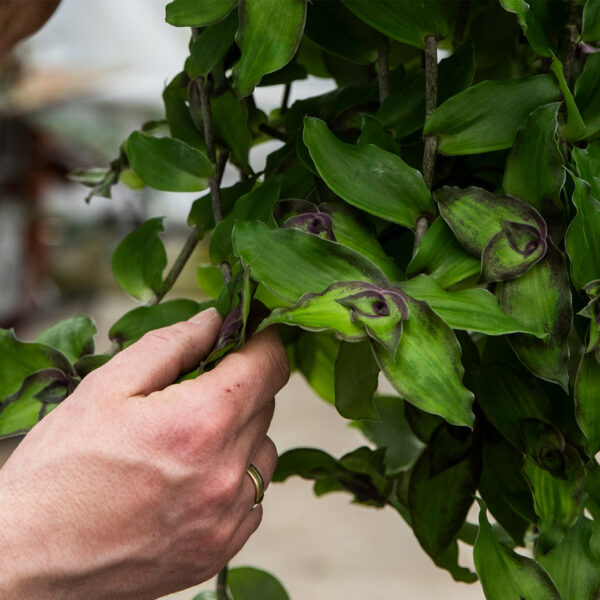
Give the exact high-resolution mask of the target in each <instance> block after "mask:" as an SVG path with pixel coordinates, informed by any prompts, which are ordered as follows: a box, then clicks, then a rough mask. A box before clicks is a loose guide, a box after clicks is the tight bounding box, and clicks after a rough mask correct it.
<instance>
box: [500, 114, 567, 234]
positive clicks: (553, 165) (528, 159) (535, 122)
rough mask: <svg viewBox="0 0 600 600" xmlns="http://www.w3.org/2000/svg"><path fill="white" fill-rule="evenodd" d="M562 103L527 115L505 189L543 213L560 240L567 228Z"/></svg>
mask: <svg viewBox="0 0 600 600" xmlns="http://www.w3.org/2000/svg"><path fill="white" fill-rule="evenodd" d="M559 107H560V104H559V103H556V102H555V103H553V104H547V105H546V106H542V107H540V108H538V109H537V110H534V111H533V112H532V113H531V114H530V115H529V116H528V117H527V120H526V121H525V123H523V125H522V126H521V127H520V128H519V130H518V131H517V136H516V138H515V143H514V144H513V147H512V149H511V151H510V154H509V155H508V159H507V160H506V170H505V172H504V191H505V192H506V193H507V194H510V195H511V196H515V197H517V198H518V199H519V200H522V201H523V202H527V203H528V204H531V206H533V207H534V208H535V209H536V210H537V211H538V212H539V213H541V214H542V216H543V217H544V219H545V221H546V222H547V223H548V225H549V227H550V232H551V233H553V234H554V235H553V238H554V239H555V241H557V242H558V241H559V240H560V239H561V237H562V234H563V232H564V229H563V227H564V226H563V222H564V218H565V209H564V206H563V203H562V200H561V191H562V189H563V186H564V184H565V169H564V161H563V158H562V154H561V152H560V149H559V147H558V135H557V132H558V124H557V116H558V109H559Z"/></svg>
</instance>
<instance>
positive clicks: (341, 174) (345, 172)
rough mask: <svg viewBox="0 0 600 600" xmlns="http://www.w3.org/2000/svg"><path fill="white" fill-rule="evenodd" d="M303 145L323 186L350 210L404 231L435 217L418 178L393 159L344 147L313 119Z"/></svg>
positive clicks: (369, 148) (374, 149)
mask: <svg viewBox="0 0 600 600" xmlns="http://www.w3.org/2000/svg"><path fill="white" fill-rule="evenodd" d="M304 143H305V144H306V146H307V147H308V150H309V152H310V155H311V157H312V159H313V161H314V163H315V166H316V167H317V170H318V171H319V174H320V175H321V177H323V179H324V180H325V183H326V184H327V185H328V186H329V188H330V189H331V190H333V191H334V192H335V193H336V194H337V195H338V196H340V197H341V198H343V199H344V200H346V202H348V203H349V204H352V205H353V206H356V207H357V208H360V209H361V210H364V211H366V212H368V213H371V214H373V215H375V216H378V217H381V218H382V219H386V220H388V221H391V222H393V223H398V224H399V225H405V226H406V227H414V226H415V224H416V222H417V219H418V218H419V217H420V216H421V215H427V214H433V213H434V212H435V206H434V204H433V201H432V198H431V193H430V192H429V190H428V189H427V186H426V185H425V182H424V181H423V176H422V175H421V173H420V172H419V171H417V170H416V169H413V168H412V167H409V166H408V165H407V164H406V163H405V162H404V161H403V160H402V159H401V158H399V157H398V156H396V155H395V154H390V153H389V152H386V151H385V150H382V149H381V148H378V147H377V146H373V145H372V144H366V145H363V144H359V145H353V144H346V143H344V142H342V141H340V140H339V139H338V138H337V137H336V136H335V135H334V134H333V133H332V132H331V131H330V130H329V128H328V127H327V125H326V124H325V123H324V122H323V121H321V120H319V119H315V118H313V117H308V118H306V119H305V122H304Z"/></svg>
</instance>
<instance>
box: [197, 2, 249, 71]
mask: <svg viewBox="0 0 600 600" xmlns="http://www.w3.org/2000/svg"><path fill="white" fill-rule="evenodd" d="M237 27H238V18H237V14H236V13H235V12H232V13H231V14H230V15H229V17H227V18H226V19H224V20H223V21H220V22H219V23H216V24H215V25H211V26H210V27H207V28H206V29H205V30H204V31H202V32H201V33H200V35H199V36H198V37H197V38H196V39H195V40H194V42H193V44H192V47H191V49H190V56H189V57H188V59H187V60H186V61H185V71H186V73H187V74H188V76H189V77H190V79H194V78H195V77H206V76H207V75H208V74H209V73H210V72H211V71H212V70H213V69H214V68H215V67H216V65H217V64H218V62H219V61H220V60H221V59H222V58H223V57H224V56H225V54H226V53H227V51H228V50H229V48H231V46H232V45H233V43H234V41H235V32H236V30H237Z"/></svg>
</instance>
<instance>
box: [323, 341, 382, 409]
mask: <svg viewBox="0 0 600 600" xmlns="http://www.w3.org/2000/svg"><path fill="white" fill-rule="evenodd" d="M378 376H379V366H378V365H377V362H376V361H375V358H374V356H373V351H372V350H371V344H369V342H367V341H364V342H359V343H354V344H352V343H349V342H342V343H341V345H340V351H339V352H338V355H337V359H336V361H335V374H334V377H335V407H336V408H337V410H338V412H339V413H340V415H342V417H345V418H346V419H375V420H376V419H377V413H376V412H375V407H374V406H373V394H374V393H375V390H377V383H378Z"/></svg>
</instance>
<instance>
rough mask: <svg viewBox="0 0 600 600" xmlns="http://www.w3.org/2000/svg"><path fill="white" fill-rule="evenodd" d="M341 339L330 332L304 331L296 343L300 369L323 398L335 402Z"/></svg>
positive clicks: (296, 354) (297, 361)
mask: <svg viewBox="0 0 600 600" xmlns="http://www.w3.org/2000/svg"><path fill="white" fill-rule="evenodd" d="M339 349H340V340H338V339H336V338H334V337H333V336H332V335H331V334H330V333H328V332H323V333H303V334H302V335H301V336H300V338H299V339H298V340H297V342H296V344H295V350H296V352H295V356H296V363H297V365H298V369H299V370H300V372H301V373H302V375H304V378H305V379H306V381H307V382H308V383H309V385H310V386H311V387H312V389H313V390H314V391H315V392H316V393H317V394H318V395H319V396H320V397H321V398H323V400H326V401H327V402H330V403H331V404H334V403H335V380H334V372H335V361H336V359H337V355H338V352H339Z"/></svg>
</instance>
